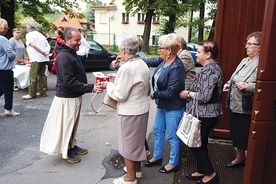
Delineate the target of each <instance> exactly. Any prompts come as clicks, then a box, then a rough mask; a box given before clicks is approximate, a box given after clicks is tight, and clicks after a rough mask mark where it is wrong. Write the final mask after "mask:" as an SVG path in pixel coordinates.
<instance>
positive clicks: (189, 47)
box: [187, 43, 202, 66]
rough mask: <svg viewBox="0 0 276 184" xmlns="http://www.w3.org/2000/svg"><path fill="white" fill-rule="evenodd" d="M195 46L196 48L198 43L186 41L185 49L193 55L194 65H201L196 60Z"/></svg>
mask: <svg viewBox="0 0 276 184" xmlns="http://www.w3.org/2000/svg"><path fill="white" fill-rule="evenodd" d="M197 48H198V44H197V43H187V50H189V51H190V53H191V55H192V57H193V60H194V63H195V66H202V65H201V64H199V63H198V62H197V61H196V53H197Z"/></svg>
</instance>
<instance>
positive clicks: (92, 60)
mask: <svg viewBox="0 0 276 184" xmlns="http://www.w3.org/2000/svg"><path fill="white" fill-rule="evenodd" d="M47 40H48V42H49V44H50V45H51V52H50V59H51V61H52V55H53V48H54V45H55V38H48V39H47ZM87 42H88V43H89V45H90V51H89V53H88V57H87V58H86V59H85V60H84V62H83V67H84V69H85V70H88V69H109V70H114V67H113V66H112V61H113V60H115V59H116V57H117V54H115V53H113V52H109V51H108V50H106V49H105V48H104V47H103V46H102V45H100V44H99V43H98V42H96V41H93V40H87ZM49 65H50V66H49V68H51V64H49Z"/></svg>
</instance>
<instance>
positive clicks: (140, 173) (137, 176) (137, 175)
mask: <svg viewBox="0 0 276 184" xmlns="http://www.w3.org/2000/svg"><path fill="white" fill-rule="evenodd" d="M124 171H125V172H127V168H126V167H124ZM136 178H138V179H141V178H143V175H142V172H136Z"/></svg>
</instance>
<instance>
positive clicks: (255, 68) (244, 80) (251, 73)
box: [243, 65, 258, 82]
mask: <svg viewBox="0 0 276 184" xmlns="http://www.w3.org/2000/svg"><path fill="white" fill-rule="evenodd" d="M256 68H258V65H257V66H256ZM256 68H255V69H254V70H253V71H252V72H251V73H250V75H248V76H247V77H246V79H245V80H244V81H243V82H245V81H246V80H247V79H248V78H249V77H250V76H251V75H252V74H253V72H254V71H255V70H256Z"/></svg>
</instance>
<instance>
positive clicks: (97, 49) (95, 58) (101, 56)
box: [84, 41, 109, 69]
mask: <svg viewBox="0 0 276 184" xmlns="http://www.w3.org/2000/svg"><path fill="white" fill-rule="evenodd" d="M88 43H89V44H90V51H89V54H88V57H87V58H86V59H85V62H84V68H85V69H89V68H107V67H108V66H109V59H108V58H109V54H108V52H106V50H105V49H104V48H103V47H102V46H101V45H99V44H98V43H96V42H94V41H88Z"/></svg>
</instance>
